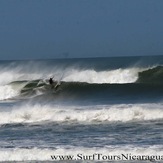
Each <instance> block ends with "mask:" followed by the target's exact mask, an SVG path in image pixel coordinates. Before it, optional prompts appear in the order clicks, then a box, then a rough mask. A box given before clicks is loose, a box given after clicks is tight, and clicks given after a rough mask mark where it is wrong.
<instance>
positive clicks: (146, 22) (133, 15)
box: [0, 0, 163, 59]
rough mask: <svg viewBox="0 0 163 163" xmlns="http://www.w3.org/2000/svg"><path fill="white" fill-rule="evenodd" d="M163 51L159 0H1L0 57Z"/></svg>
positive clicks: (162, 0)
mask: <svg viewBox="0 0 163 163" xmlns="http://www.w3.org/2000/svg"><path fill="white" fill-rule="evenodd" d="M162 54H163V0H0V59H34V58H35V59H38V58H56V57H57V58H58V57H93V56H96V57H97V56H98V57H100V56H123V55H131V56H132V55H162Z"/></svg>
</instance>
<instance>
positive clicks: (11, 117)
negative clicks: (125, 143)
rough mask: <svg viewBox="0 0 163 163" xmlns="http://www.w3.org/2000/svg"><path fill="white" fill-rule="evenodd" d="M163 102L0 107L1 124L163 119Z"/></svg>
mask: <svg viewBox="0 0 163 163" xmlns="http://www.w3.org/2000/svg"><path fill="white" fill-rule="evenodd" d="M162 107H163V104H161V103H160V104H121V105H106V106H105V105H101V106H98V105H97V106H89V107H88V106H87V107H84V106H82V107H79V106H76V107H75V106H73V107H68V106H67V107H66V106H49V105H38V104H35V105H24V106H19V107H18V106H17V107H13V108H10V110H5V109H3V108H0V124H1V125H3V124H10V123H11V124H12V123H36V122H37V123H44V122H46V123H47V122H57V123H74V122H77V123H88V124H89V123H90V124H91V123H112V122H118V121H119V122H129V121H148V120H158V119H163V110H162Z"/></svg>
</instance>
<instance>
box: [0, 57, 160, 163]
mask: <svg viewBox="0 0 163 163" xmlns="http://www.w3.org/2000/svg"><path fill="white" fill-rule="evenodd" d="M49 78H53V81H54V83H53V84H52V85H51V84H49ZM67 156H72V157H73V160H72V161H68V159H69V158H67ZM142 156H144V158H143V160H142V161H144V162H151V161H153V162H161V161H163V57H162V56H149V57H147V56H146V57H116V58H87V59H56V60H33V61H0V161H6V162H10V161H14V162H18V161H20V162H51V161H55V162H57V161H58V162H87V163H88V162H115V161H116V162H127V161H128V162H141V160H140V158H142ZM151 156H153V158H152V157H151ZM156 156H157V157H156ZM63 157H65V158H64V159H67V160H64V161H63V160H62V159H63ZM147 158H148V159H147ZM59 160H62V161H59Z"/></svg>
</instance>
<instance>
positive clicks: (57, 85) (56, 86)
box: [49, 78, 61, 90]
mask: <svg viewBox="0 0 163 163" xmlns="http://www.w3.org/2000/svg"><path fill="white" fill-rule="evenodd" d="M49 84H50V85H51V86H52V88H55V90H57V89H58V87H59V86H60V85H61V84H60V82H57V84H56V85H55V86H54V81H53V78H50V79H49Z"/></svg>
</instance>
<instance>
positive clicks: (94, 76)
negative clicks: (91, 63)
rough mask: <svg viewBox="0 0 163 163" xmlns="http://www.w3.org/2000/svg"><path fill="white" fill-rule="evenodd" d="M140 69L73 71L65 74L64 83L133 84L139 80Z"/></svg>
mask: <svg viewBox="0 0 163 163" xmlns="http://www.w3.org/2000/svg"><path fill="white" fill-rule="evenodd" d="M139 71H141V69H139V68H128V69H116V70H108V71H100V72H97V71H95V70H75V69H72V70H70V71H69V72H67V73H66V74H65V77H64V78H63V81H69V82H71V81H73V82H87V83H100V84H102V83H110V84H112V83H133V82H135V81H136V80H137V79H138V72H139Z"/></svg>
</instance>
